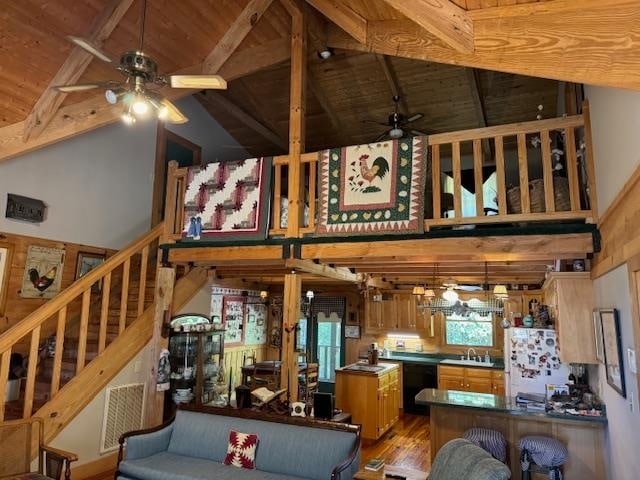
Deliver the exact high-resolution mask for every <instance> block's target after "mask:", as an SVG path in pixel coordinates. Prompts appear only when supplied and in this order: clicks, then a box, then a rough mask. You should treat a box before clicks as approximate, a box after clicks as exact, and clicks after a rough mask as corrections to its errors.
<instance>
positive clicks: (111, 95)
mask: <svg viewBox="0 0 640 480" xmlns="http://www.w3.org/2000/svg"><path fill="white" fill-rule="evenodd" d="M126 94H127V91H126V90H125V89H124V88H108V89H107V90H105V92H104V98H106V99H107V102H109V103H110V104H111V105H115V104H116V103H118V101H120V100H122V99H124V97H125V95H126Z"/></svg>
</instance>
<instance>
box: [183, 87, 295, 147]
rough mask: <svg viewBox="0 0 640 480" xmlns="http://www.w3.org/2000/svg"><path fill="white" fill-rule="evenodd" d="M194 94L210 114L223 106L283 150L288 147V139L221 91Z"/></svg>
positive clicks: (213, 113) (214, 113) (215, 112)
mask: <svg viewBox="0 0 640 480" xmlns="http://www.w3.org/2000/svg"><path fill="white" fill-rule="evenodd" d="M194 96H195V98H196V100H198V101H199V102H200V103H201V104H202V106H203V107H204V108H205V109H206V110H207V111H208V112H209V113H210V114H212V115H214V117H215V115H216V114H217V113H218V109H217V107H221V108H223V109H224V110H226V111H227V113H229V114H231V115H232V116H234V117H235V118H237V119H238V120H239V121H240V122H242V123H243V124H244V125H245V126H246V127H248V128H250V129H251V130H253V131H254V132H256V133H257V134H259V135H261V136H263V137H264V138H266V139H267V140H269V141H270V142H272V143H273V144H275V145H277V146H278V147H280V148H282V149H283V150H286V149H287V141H286V140H285V139H283V138H282V137H280V135H278V134H277V133H276V132H274V131H273V130H271V129H270V128H269V127H267V126H266V125H264V124H263V123H261V122H259V121H258V120H256V119H255V117H253V116H252V115H250V114H249V113H247V112H245V111H244V110H243V109H242V108H240V107H239V106H237V105H236V104H235V103H233V101H232V100H230V99H228V98H227V97H225V96H224V95H222V94H221V93H218V92H214V91H206V92H204V93H197V94H196V95H194Z"/></svg>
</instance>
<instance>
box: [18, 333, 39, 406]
mask: <svg viewBox="0 0 640 480" xmlns="http://www.w3.org/2000/svg"><path fill="white" fill-rule="evenodd" d="M38 347H40V325H38V326H37V327H36V328H34V329H33V330H31V347H30V348H29V359H28V360H27V362H28V363H27V384H26V386H25V387H24V405H23V410H22V417H23V418H30V417H31V414H32V411H33V395H34V394H35V390H36V388H35V387H36V371H37V369H38Z"/></svg>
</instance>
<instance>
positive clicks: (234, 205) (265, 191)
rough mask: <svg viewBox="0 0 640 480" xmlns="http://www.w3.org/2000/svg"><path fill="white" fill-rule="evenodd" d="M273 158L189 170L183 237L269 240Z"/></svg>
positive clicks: (210, 164) (216, 164) (209, 165)
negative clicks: (267, 238)
mask: <svg viewBox="0 0 640 480" xmlns="http://www.w3.org/2000/svg"><path fill="white" fill-rule="evenodd" d="M270 181H271V158H270V157H259V158H249V159H245V160H238V161H227V162H217V163H209V164H207V165H205V166H204V167H189V170H188V172H187V187H186V191H185V198H184V225H183V232H182V235H183V237H185V238H187V239H191V240H199V239H201V238H203V237H206V239H207V240H242V239H245V240H259V239H264V238H266V237H267V228H268V221H269V193H270Z"/></svg>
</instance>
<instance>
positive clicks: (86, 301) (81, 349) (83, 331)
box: [76, 287, 91, 375]
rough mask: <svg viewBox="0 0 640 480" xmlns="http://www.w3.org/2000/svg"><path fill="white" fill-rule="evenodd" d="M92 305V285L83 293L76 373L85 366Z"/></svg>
mask: <svg viewBox="0 0 640 480" xmlns="http://www.w3.org/2000/svg"><path fill="white" fill-rule="evenodd" d="M90 306H91V287H89V288H88V289H86V290H85V291H84V292H83V293H82V309H81V313H80V335H78V357H77V358H76V375H78V374H79V373H80V372H81V371H82V369H83V368H84V364H85V358H86V355H87V334H88V333H89V307H90Z"/></svg>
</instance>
